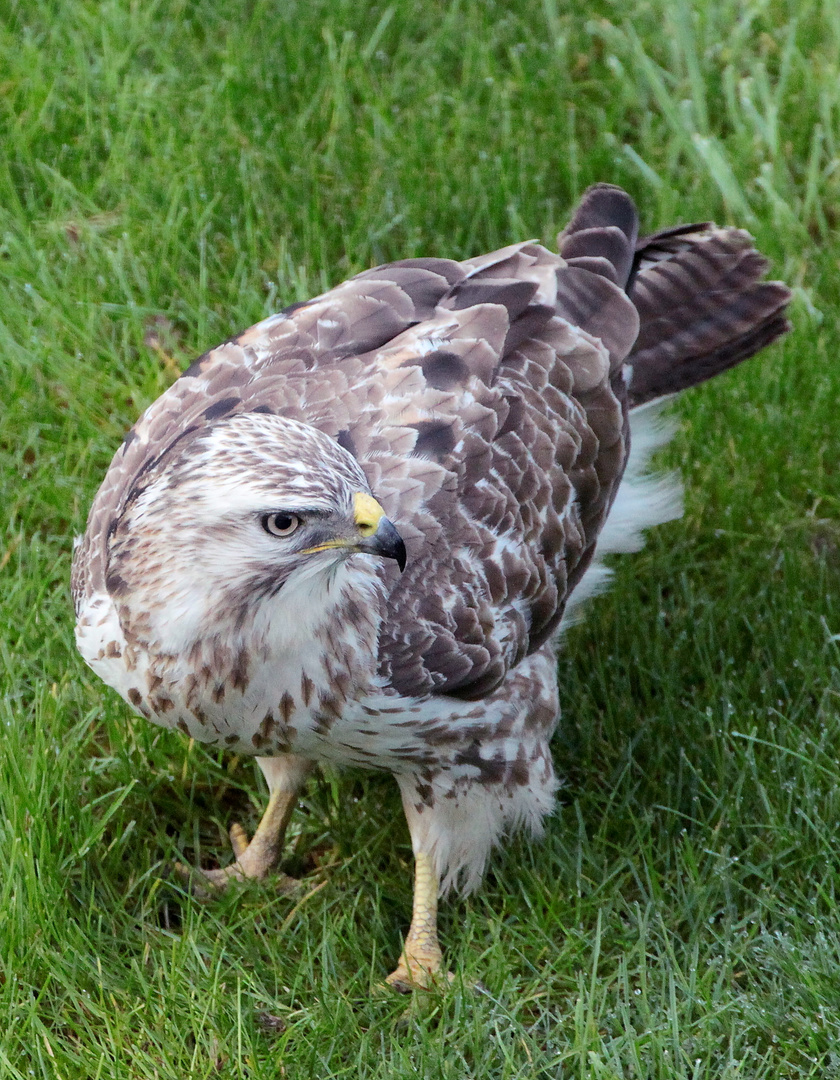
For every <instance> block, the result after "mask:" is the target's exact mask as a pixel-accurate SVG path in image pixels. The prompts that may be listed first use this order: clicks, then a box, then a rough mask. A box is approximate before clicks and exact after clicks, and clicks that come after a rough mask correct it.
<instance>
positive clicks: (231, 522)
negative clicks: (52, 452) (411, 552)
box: [107, 413, 406, 652]
mask: <svg viewBox="0 0 840 1080" xmlns="http://www.w3.org/2000/svg"><path fill="white" fill-rule="evenodd" d="M352 555H367V556H378V557H384V558H387V559H393V560H395V561H396V562H397V564H398V565H399V567H400V569H402V568H403V567H404V566H405V558H406V553H405V545H404V544H403V541H402V539H401V537H400V535H399V533H398V531H397V529H396V527H395V526H394V525H393V524H392V523H391V522H390V521H389V520H388V518H387V517H386V516H385V513H384V511H383V509H382V507H381V506H380V505H379V503H378V502H377V501H376V499H375V498H374V496H373V494H372V493H371V491H370V488H369V486H368V483H367V480H366V479H365V475H364V473H363V472H362V470H361V468H360V466H359V464H358V462H357V461H356V459H355V458H354V457H353V456H352V455H351V454H350V453H348V452H347V451H346V450H345V449H344V448H343V447H341V446H339V445H338V444H337V443H336V442H335V441H334V440H332V439H331V438H329V437H328V436H327V435H324V434H323V433H322V432H320V431H318V430H317V429H315V428H313V427H311V426H310V425H308V424H303V423H299V422H298V421H295V420H291V419H287V418H284V417H278V416H273V415H268V414H263V413H243V414H238V415H236V416H233V417H231V418H229V419H228V420H225V421H222V422H219V423H216V424H215V425H213V426H212V427H211V428H209V429H207V430H206V431H204V432H201V433H200V434H198V435H197V436H195V437H193V438H190V439H184V440H182V443H181V444H176V445H175V446H174V447H173V448H172V449H170V450H169V451H168V452H167V454H166V455H165V456H164V457H163V458H162V459H161V460H160V461H158V462H157V463H156V464H155V466H154V475H153V477H152V479H151V480H150V482H148V483H147V484H146V486H144V487H143V488H142V490H139V491H138V493H137V494H136V495H135V496H134V497H133V498H131V497H130V498H129V500H128V503H127V505H126V508H125V510H124V511H123V513H122V515H121V516H120V518H119V521H118V523H117V526H116V528H115V529H114V531H113V533H112V536H111V540H110V546H109V563H108V574H107V584H108V589H109V591H110V592H111V594H112V596H113V597H114V600H115V601H116V603H117V605H118V607H119V610H120V615H121V619H122V620H123V621H124V622H128V623H129V624H132V625H130V626H127V627H125V629H128V630H130V631H133V632H134V633H135V634H136V635H137V636H138V637H141V638H143V639H144V640H145V641H147V642H149V643H151V642H153V641H154V642H156V643H157V647H158V648H160V649H163V650H164V651H169V650H171V651H173V652H174V651H179V650H183V649H184V648H185V647H186V646H188V645H189V644H190V643H191V642H193V641H195V640H198V639H199V638H202V637H208V636H212V635H213V634H219V633H223V632H224V629H225V628H227V629H228V630H229V629H230V628H231V627H236V628H239V629H243V628H245V627H246V626H252V625H254V624H256V623H257V622H258V621H259V619H260V618H261V617H262V618H263V619H267V618H275V619H276V618H278V617H280V618H288V619H289V620H292V621H294V620H301V621H302V622H303V623H306V622H307V621H308V619H309V618H310V616H311V614H312V610H311V608H318V606H319V605H322V604H323V603H324V602H325V600H326V597H327V596H328V594H329V592H330V590H331V589H333V590H334V588H335V586H336V579H337V578H340V579H341V581H340V583H341V584H346V583H347V580H348V579H349V580H350V581H351V582H352V579H353V578H354V577H356V578H358V581H359V582H360V584H368V585H369V583H370V582H371V580H375V574H374V571H373V567H374V561H373V560H372V559H361V560H353V561H352V562H348V559H349V557H350V556H352Z"/></svg>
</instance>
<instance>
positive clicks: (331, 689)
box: [118, 616, 376, 755]
mask: <svg viewBox="0 0 840 1080" xmlns="http://www.w3.org/2000/svg"><path fill="white" fill-rule="evenodd" d="M304 621H305V620H304V618H303V616H302V617H301V619H300V620H299V621H298V622H295V621H294V620H287V621H284V623H283V624H281V625H276V624H274V625H271V626H269V627H268V628H267V630H266V631H265V632H260V628H259V627H250V628H248V630H247V631H246V632H243V633H239V634H237V635H236V636H233V637H229V638H224V637H221V636H216V637H213V636H208V637H205V638H202V639H201V640H199V641H196V642H194V643H193V644H192V645H191V646H190V648H189V649H187V650H183V651H181V652H180V653H178V654H171V653H164V652H158V651H155V650H154V649H153V648H150V647H148V648H147V649H146V650H145V656H144V657H142V658H141V659H140V660H139V661H138V662H137V663H136V666H135V667H136V670H135V674H134V678H133V679H132V682H133V683H134V688H133V689H130V690H129V691H128V693H126V692H125V690H124V689H123V688H122V687H119V688H118V689H120V691H121V692H122V693H123V696H124V697H126V699H127V700H128V701H130V703H131V704H133V705H134V706H135V708H137V709H138V711H140V712H141V713H142V714H143V715H144V716H147V718H148V719H150V720H152V721H154V722H156V723H159V724H163V725H165V726H167V727H177V728H179V729H180V730H182V731H183V732H184V733H185V734H188V735H189V736H191V737H192V738H195V739H197V740H198V741H200V742H205V743H211V744H215V745H220V746H224V747H227V748H230V749H232V750H235V751H236V752H238V753H250V754H259V755H272V754H278V753H288V752H297V753H306V752H307V749H308V748H310V747H311V746H312V745H313V740H314V741H315V742H319V741H320V740H321V739H322V738H324V737H328V734H329V732H330V730H331V729H332V727H333V725H334V724H335V723H336V721H337V720H338V719H339V718H341V717H342V715H343V714H345V712H346V711H347V710H348V709H352V708H353V707H354V705H355V703H356V702H358V701H359V700H361V699H363V698H364V697H365V696H366V695H367V694H368V693H369V690H370V686H371V680H372V679H373V677H374V675H375V656H376V634H375V628H374V627H373V626H372V625H371V624H370V623H369V622H367V621H364V622H363V623H362V624H360V625H359V624H356V623H354V622H352V621H351V620H345V619H340V618H331V619H329V620H321V621H320V622H318V623H317V624H316V625H314V626H313V625H309V626H303V625H302V624H303V623H304Z"/></svg>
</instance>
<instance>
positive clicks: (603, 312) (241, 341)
mask: <svg viewBox="0 0 840 1080" xmlns="http://www.w3.org/2000/svg"><path fill="white" fill-rule="evenodd" d="M625 199H626V196H625ZM627 202H628V203H629V200H627ZM585 227H586V228H588V229H590V230H592V229H593V228H594V229H596V231H597V228H598V225H597V223H593V222H587V223H586V224H585ZM607 228H608V229H611V228H612V226H607ZM565 235H566V236H567V237H568V236H572V237H573V235H574V229H569V230H567V232H566V234H565ZM622 235H623V236H625V247H627V246H628V244H630V245H632V239H633V238H634V237H633V238H628V234H625V233H622ZM599 251H601V252H606V253H607V254H606V255H603V258H604V259H605V261H606V262H607V263H608V268H607V269H606V270H605V272H604V273H601V272H600V271H601V269H604V268H603V267H601V266H600V264H597V265H595V266H594V267H593V264H591V263H590V264H587V265H581V266H577V267H575V266H571V265H567V264H566V263H565V262H564V260H563V259H562V258H558V257H557V256H556V255H553V254H551V253H550V252H548V251H546V250H545V249H544V248H542V247H540V246H539V245H537V244H534V243H529V242H526V243H522V244H515V245H512V246H510V247H508V248H505V249H502V250H501V251H499V252H493V253H491V254H489V255H485V256H482V257H480V258H477V259H473V260H469V261H467V262H465V263H461V264H459V263H455V262H451V261H449V260H443V259H440V260H439V259H418V260H405V261H402V262H399V263H395V264H391V265H389V266H384V267H377V268H374V269H373V270H369V271H366V272H365V273H363V274H360V275H358V276H357V277H355V278H353V279H351V280H349V281H347V282H345V283H343V284H342V285H340V286H338V287H337V288H336V289H333V290H330V291H329V292H328V293H325V294H324V295H323V296H321V297H317V298H315V299H314V300H312V301H309V302H307V303H304V304H301V305H294V306H293V307H292V308H290V309H287V310H286V311H285V312H283V313H281V314H279V315H275V316H271V317H269V318H268V319H265V320H263V322H261V323H259V324H257V325H256V326H255V327H252V328H251V329H249V330H246V331H245V332H244V333H243V334H240V335H239V336H238V337H236V338H234V339H233V340H232V341H230V342H227V343H225V344H224V345H221V346H219V347H218V348H216V349H213V350H212V351H210V352H209V353H207V354H205V356H203V357H201V358H200V359H199V360H198V361H196V362H195V363H194V364H193V365H191V367H190V368H189V369H188V370H187V371H186V372H185V373H184V376H183V377H182V378H181V379H180V380H179V381H178V382H177V383H176V384H175V385H174V386H173V387H171V388H170V390H169V391H167V393H166V394H164V395H163V396H162V397H161V398H160V399H159V400H158V401H156V402H155V403H154V404H153V405H152V406H151V407H150V408H149V409H148V410H147V411H146V413H145V414H144V415H143V416H142V417H141V418H140V420H139V421H138V423H137V424H136V425H135V427H134V428H133V429H132V431H131V432H130V433H129V436H128V437H127V439H126V442H125V443H124V445H123V447H122V449H121V450H120V451H119V453H118V455H117V457H116V458H115V460H114V463H113V465H112V467H111V470H110V471H109V473H108V477H107V479H106V482H105V484H104V485H103V488H102V489H101V490H100V493H99V495H98V496H97V499H96V501H95V503H94V506H93V508H92V510H91V517H90V522H89V529H88V533H87V536H86V538H85V541H84V545H85V550H84V552H82V553H80V557H78V558H77V559H76V571H75V575H74V576H75V581H74V586H75V589H76V591H77V592H81V591H85V590H87V591H90V590H96V589H99V590H103V589H104V587H105V572H106V561H107V541H108V535H109V530H110V529H112V528H113V525H114V522H115V521H116V520H117V519H118V517H119V515H120V514H121V513H122V511H123V509H124V507H125V505H126V503H127V502H128V500H130V499H132V498H134V497H136V495H137V493H139V491H141V490H142V489H143V487H144V486H145V485H146V484H147V483H148V482H149V481H150V480H151V478H152V477H153V476H154V474H155V469H156V468H157V467H158V463H159V462H161V461H162V459H163V458H164V457H165V455H166V454H167V451H168V450H169V449H170V448H171V447H172V446H173V445H174V444H175V443H176V442H178V441H180V440H183V439H185V438H190V437H194V436H195V435H196V434H197V433H198V432H200V431H201V430H203V429H204V428H205V427H206V426H207V425H208V424H212V423H215V422H218V421H219V420H221V419H223V418H225V417H229V416H231V415H234V414H235V413H237V412H241V411H254V410H262V411H271V412H275V413H278V414H281V415H285V416H290V417H292V418H294V419H298V420H303V421H305V422H307V423H311V424H313V425H315V426H317V427H319V428H320V429H322V430H324V431H326V432H327V433H328V434H330V435H332V436H333V437H335V438H336V439H337V440H338V441H339V442H340V443H341V444H342V445H343V446H344V447H345V448H346V449H348V450H349V451H350V452H351V453H353V454H354V455H355V456H356V457H357V459H358V460H359V461H360V463H361V464H362V467H363V468H364V470H365V472H366V475H367V476H368V479H369V482H370V484H371V487H372V490H373V491H374V492H375V494H376V495H377V497H378V498H379V499H380V501H381V502H382V503H383V506H384V507H385V509H386V512H388V513H389V515H391V516H393V517H394V519H395V520H396V521H397V523H398V526H399V528H400V530H401V532H402V534H403V537H404V539H405V542H406V545H407V547H408V550H409V564H408V568H407V570H406V573H405V574H404V575H403V576H402V578H397V577H396V575H395V573H393V571H392V569H391V568H390V567H388V568H385V567H383V575H384V576H385V578H386V583H387V585H388V587H389V588H390V594H389V599H388V607H387V615H386V619H385V625H384V630H383V637H382V643H381V671H382V674H383V675H384V676H385V677H386V678H387V679H388V680H389V681H390V682H391V684H392V685H393V686H395V687H396V688H397V689H398V690H400V691H401V692H403V693H410V694H424V693H455V694H461V695H463V696H468V697H480V696H482V695H483V694H485V693H487V692H488V691H489V690H490V689H492V688H493V687H494V686H496V685H498V684H499V682H501V680H502V679H503V678H504V676H505V674H506V672H507V671H508V670H509V668H510V667H511V666H512V665H514V664H516V663H517V662H518V661H519V660H520V659H521V658H522V657H523V656H525V655H526V654H528V653H529V652H531V651H533V650H534V649H535V648H537V647H538V646H539V644H541V643H542V642H543V641H544V640H545V639H546V637H547V636H548V635H549V634H550V633H551V632H552V630H553V629H554V627H555V626H556V625H557V623H558V621H559V619H560V616H561V615H562V610H563V605H564V603H565V599H566V596H567V593H568V590H569V582H570V581H574V580H575V579H576V577H578V576H579V574H580V573H581V572H582V567H583V566H584V565H585V563H586V562H587V560H588V557H589V554H590V553H591V549H592V547H593V545H594V541H595V537H596V535H597V531H598V529H599V528H600V525H601V523H602V521H603V519H604V517H605V515H606V513H607V511H608V509H609V505H610V502H611V500H612V497H613V495H614V491H615V488H616V485H617V483H618V480H619V478H620V475H621V470H622V467H623V461H624V456H625V449H624V441H623V432H624V417H623V410H622V402H621V394H622V392H623V382H621V380H620V379H617V371H618V368H619V366H620V363H621V360H622V359H623V357H624V355H626V352H627V351H628V350H629V348H630V346H631V345H632V340H633V338H634V337H635V333H636V319H635V311H634V309H633V308H632V305H630V304H628V302H627V300H626V297H625V296H624V294H623V292H622V289H621V288H620V285H621V284H623V282H622V281H621V280H620V279H621V276H622V273H623V270H622V271H621V272H618V271H617V270H616V266H618V267H623V266H624V265H625V264H627V265H629V262H630V261H632V248H631V253H630V254H629V255H628V253H627V252H626V251H624V250H623V249H622V247H621V244H617V243H615V240H614V237H613V235H612V232H609V233H608V234H606V238H605V239H603V242H602V243H601V244H600V247H599ZM607 256H609V258H608V257H607ZM616 278H617V279H618V287H617V284H616V281H615V280H614V279H616ZM601 338H603V339H604V341H605V342H606V343H607V348H606V349H605V347H604V345H603V344H602V343H601V340H599V339H601Z"/></svg>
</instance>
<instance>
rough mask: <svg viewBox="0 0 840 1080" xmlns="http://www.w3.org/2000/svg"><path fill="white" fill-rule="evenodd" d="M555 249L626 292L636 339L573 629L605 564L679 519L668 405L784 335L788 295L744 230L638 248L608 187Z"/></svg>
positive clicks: (592, 198) (674, 232) (692, 232)
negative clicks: (618, 450) (668, 449)
mask: <svg viewBox="0 0 840 1080" xmlns="http://www.w3.org/2000/svg"><path fill="white" fill-rule="evenodd" d="M558 242H559V249H560V254H561V255H562V256H563V258H564V259H565V260H566V262H567V263H568V264H569V265H572V266H579V267H581V268H583V269H586V270H589V271H591V272H592V273H595V274H600V275H601V276H602V277H606V278H608V279H609V280H610V281H612V282H613V283H614V284H615V285H618V286H620V287H622V288H624V290H625V291H626V293H627V295H628V296H629V298H630V300H632V302H633V305H634V307H635V308H636V311H637V312H638V316H639V332H638V335H637V337H636V340H635V343H634V344H633V346H632V348H631V349H630V352H629V355H627V357H626V359H625V360H624V374H625V378H626V380H627V385H628V399H629V400H628V404H629V407H630V416H629V420H630V432H631V435H630V454H629V458H628V461H627V466H626V469H625V472H624V478H623V480H622V483H621V486H620V488H619V490H618V495H617V496H616V499H615V502H614V503H613V505H612V507H611V509H610V513H609V517H608V518H607V521H606V524H605V525H604V527H603V529H602V530H601V533H600V535H599V537H598V547H597V551H596V553H595V557H594V558H593V560H592V563H591V564H590V566H589V568H588V569H587V571H586V573H585V574H584V577H583V579H582V580H581V582H580V583H579V584H578V586H577V588H576V589H575V591H574V593H573V594H572V596H571V598H570V602H569V604H568V605H567V607H566V612H565V615H564V617H563V623H562V627H563V629H565V628H566V627H567V626H569V625H570V624H572V623H574V622H575V621H576V620H577V618H579V617H580V609H581V607H582V605H583V604H584V602H585V601H586V600H587V599H588V598H589V597H591V596H594V595H596V594H597V593H599V592H602V591H603V589H604V588H605V587H606V586H607V584H608V583H609V578H610V576H611V570H610V569H609V567H607V566H606V565H605V564H604V561H603V559H604V556H605V555H611V554H617V553H619V552H626V551H637V550H639V548H641V547H642V546H643V544H644V533H645V530H647V529H649V528H651V527H652V526H654V525H660V524H663V523H664V522H666V521H670V520H672V519H673V518H676V517H679V516H680V513H681V508H682V499H681V486H680V484H679V481H678V479H677V478H676V477H675V476H673V475H670V474H666V475H657V474H656V473H653V474H651V473H650V472H649V471H648V470H649V466H650V458H651V456H652V454H653V452H654V451H655V450H656V449H657V448H658V447H659V446H661V445H663V444H664V443H666V442H667V441H668V439H669V438H670V435H671V434H672V431H673V429H672V427H671V426H670V425H669V424H668V423H667V421H664V420H663V418H662V417H661V416H660V412H661V409H660V403H661V402H662V401H663V399H665V398H667V397H670V396H672V395H673V394H676V393H678V392H679V391H680V390H686V389H687V388H688V387H690V386H696V385H698V384H699V383H701V382H705V380H706V379H711V378H712V377H713V376H715V375H718V374H720V373H721V372H723V371H726V370H727V369H728V368H731V367H734V366H735V365H736V364H739V363H740V362H741V361H742V360H746V359H748V358H749V357H750V356H752V355H754V354H755V353H757V352H758V351H759V350H760V349H763V348H764V347H765V345H769V344H770V343H771V342H773V341H775V340H776V338H778V337H780V336H781V335H782V334H784V333H786V332H787V331H788V330H789V329H790V323H789V322H788V321H787V318H786V316H785V309H786V308H787V305H788V303H789V301H790V290H789V289H788V288H787V287H786V286H785V285H783V284H782V283H781V282H780V281H762V278H763V276H764V274H765V271H766V270H767V260H766V259H765V258H764V257H763V256H762V255H761V254H760V253H759V252H758V251H756V250H755V248H754V247H753V246H752V239H751V237H750V236H749V234H748V233H746V232H744V231H743V230H741V229H720V228H718V227H717V226H716V225H713V224H711V223H710V222H704V223H702V224H696V225H677V226H676V227H674V228H671V229H665V230H663V231H662V232H658V233H654V234H653V235H652V236H648V237H644V238H642V239H640V240H638V239H637V215H636V208H635V206H634V205H633V201H632V199H631V198H630V196H629V195H628V194H627V193H626V192H624V191H622V189H621V188H618V187H613V186H612V185H610V184H596V185H595V187H592V188H590V189H589V190H588V191H587V192H586V194H585V195H584V196H583V199H582V200H581V202H580V204H579V206H578V208H577V210H576V212H575V214H574V216H573V218H572V220H571V222H570V223H569V225H568V226H567V227H566V229H565V230H564V231H563V233H561V234H560V236H559V238H558ZM599 316H600V318H601V321H603V315H601V314H600V313H593V314H590V315H589V322H590V323H591V324H592V326H591V329H592V332H594V333H595V334H596V335H597V334H598V333H599V330H600V326H599V325H598V324H597V319H598V317H599ZM589 328H590V327H589V326H587V329H589Z"/></svg>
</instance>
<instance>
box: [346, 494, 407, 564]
mask: <svg viewBox="0 0 840 1080" xmlns="http://www.w3.org/2000/svg"><path fill="white" fill-rule="evenodd" d="M354 518H355V521H356V525H357V527H358V529H359V532H360V533H361V534H362V536H363V538H364V539H363V540H362V541H361V542H360V543H359V544H357V545H355V546H356V550H357V551H361V552H364V553H365V554H366V555H381V556H382V557H383V558H385V559H396V560H397V566H398V567H399V568H400V573H402V572H403V570H405V559H406V553H405V544H404V543H403V538H402V537H401V536H400V534H399V533H398V532H397V530H396V529H395V527H394V524H393V522H391V521H389V520H388V518H386V517H385V511H384V510H383V509H382V507H381V506H380V505H379V503H378V502H377V501H376V499H374V498H373V497H372V496H370V495H368V494H367V492H364V491H359V492H357V493H356V496H355V500H354Z"/></svg>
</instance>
